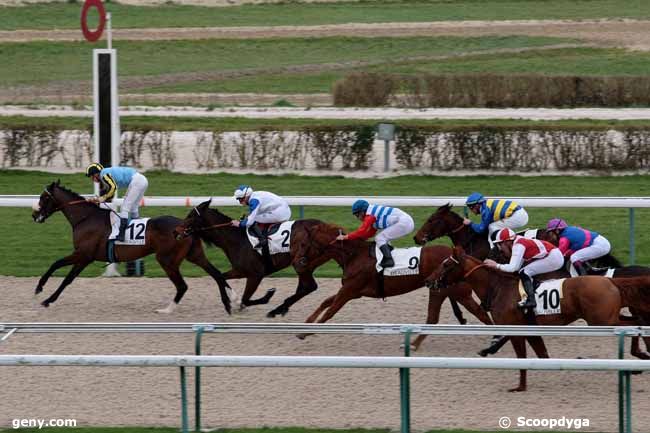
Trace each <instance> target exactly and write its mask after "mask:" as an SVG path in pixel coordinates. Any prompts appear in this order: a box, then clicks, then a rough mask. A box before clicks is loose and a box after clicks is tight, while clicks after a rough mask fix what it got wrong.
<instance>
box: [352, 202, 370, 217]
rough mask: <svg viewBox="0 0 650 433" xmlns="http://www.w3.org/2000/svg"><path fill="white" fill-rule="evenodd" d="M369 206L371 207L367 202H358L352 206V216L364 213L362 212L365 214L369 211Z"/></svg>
mask: <svg viewBox="0 0 650 433" xmlns="http://www.w3.org/2000/svg"><path fill="white" fill-rule="evenodd" d="M368 206H370V205H369V204H368V202H367V201H365V200H357V201H355V202H354V203H353V204H352V214H353V215H356V214H358V213H362V212H364V213H365V212H366V210H368Z"/></svg>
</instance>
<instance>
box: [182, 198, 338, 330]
mask: <svg viewBox="0 0 650 433" xmlns="http://www.w3.org/2000/svg"><path fill="white" fill-rule="evenodd" d="M211 201H212V200H208V201H205V202H203V203H201V204H199V205H198V206H197V207H195V208H194V209H192V211H190V213H189V214H188V215H187V218H185V219H184V220H183V221H182V222H181V223H180V224H179V225H178V226H177V227H176V229H175V231H176V233H177V236H178V238H179V239H180V238H183V237H187V236H190V235H196V236H199V237H200V238H201V239H203V240H204V241H205V242H207V243H209V244H212V245H214V246H216V247H218V248H220V249H222V250H223V252H224V253H225V254H226V257H227V258H228V260H229V261H230V263H231V265H232V269H231V270H229V271H227V272H225V273H224V274H223V276H224V278H225V279H227V280H229V279H233V278H246V288H245V289H244V293H243V295H242V299H241V306H249V305H258V304H267V303H268V302H269V300H270V299H271V297H272V296H273V294H274V292H275V289H269V290H268V291H267V292H266V294H265V295H264V296H262V297H261V298H258V299H251V298H252V296H253V294H254V293H255V291H256V290H257V288H258V286H259V285H260V282H261V281H262V279H264V277H266V276H267V275H270V274H272V273H274V272H276V271H279V270H281V269H284V268H286V267H287V266H290V265H291V263H292V253H291V251H295V247H294V244H295V242H297V241H296V239H300V232H301V231H303V230H304V229H305V227H309V226H313V225H316V224H319V223H320V221H318V220H300V221H296V222H295V223H294V224H293V226H292V229H291V237H290V247H289V250H290V252H289V253H279V254H273V255H272V256H271V261H272V268H271V269H268V268H267V266H265V263H264V258H263V257H262V255H261V254H260V253H258V252H257V250H256V249H254V248H253V247H252V246H251V244H250V242H249V240H248V236H247V235H246V231H245V230H243V229H240V228H238V227H233V226H231V225H230V221H232V218H230V217H229V216H226V215H224V214H223V213H221V212H219V211H218V210H217V209H211V208H210V202H211ZM328 260H329V259H327V258H323V260H320V261H318V262H317V263H314V264H313V266H312V267H311V268H310V269H305V270H303V271H302V272H299V273H298V287H297V288H296V293H295V294H293V295H291V296H289V297H288V298H287V299H285V300H284V302H282V304H281V305H279V306H278V307H276V308H274V309H273V310H271V311H270V312H269V313H268V314H267V316H268V317H275V316H277V315H278V314H280V315H282V316H284V315H285V314H287V312H289V307H291V306H292V305H293V304H295V303H296V302H298V301H299V300H300V299H302V298H303V297H305V296H306V295H308V294H309V293H311V292H313V291H315V290H316V289H317V288H318V283H316V280H315V279H314V275H313V271H314V269H316V267H318V266H320V265H321V264H323V263H325V262H326V261H328Z"/></svg>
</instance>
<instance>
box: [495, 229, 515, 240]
mask: <svg viewBox="0 0 650 433" xmlns="http://www.w3.org/2000/svg"><path fill="white" fill-rule="evenodd" d="M515 236H516V234H515V232H513V231H512V230H510V229H508V228H506V229H501V230H499V232H498V233H497V238H496V239H495V240H494V243H498V242H505V241H509V240H512V239H514V238H515Z"/></svg>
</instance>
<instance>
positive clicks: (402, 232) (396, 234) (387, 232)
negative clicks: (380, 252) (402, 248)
mask: <svg viewBox="0 0 650 433" xmlns="http://www.w3.org/2000/svg"><path fill="white" fill-rule="evenodd" d="M414 229H415V223H414V222H413V218H411V216H410V215H409V214H406V213H403V214H402V215H400V217H399V219H398V220H397V222H395V224H393V225H391V226H388V227H386V228H385V229H384V230H382V231H381V232H379V234H378V235H377V236H375V242H376V243H377V246H378V247H381V246H382V245H385V244H387V243H389V242H390V241H392V240H395V239H399V238H401V237H403V236H406V235H408V234H409V233H411V232H412V231H413V230H414Z"/></svg>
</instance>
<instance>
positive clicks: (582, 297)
mask: <svg viewBox="0 0 650 433" xmlns="http://www.w3.org/2000/svg"><path fill="white" fill-rule="evenodd" d="M459 281H466V282H468V283H469V284H470V285H471V286H472V288H473V289H474V291H475V293H476V294H477V295H478V297H479V298H480V299H481V300H482V301H484V300H485V299H486V298H487V296H488V292H490V291H492V292H493V301H492V318H493V319H494V322H495V323H496V324H498V325H526V324H529V323H530V321H529V318H527V317H526V316H525V315H524V313H523V312H522V311H521V309H520V308H518V306H517V302H518V301H519V299H520V295H519V289H518V285H519V277H518V276H517V275H516V274H509V273H505V272H501V271H498V270H494V269H490V268H488V267H487V266H486V265H485V264H483V262H482V261H481V260H479V259H476V258H474V257H472V256H470V255H467V254H465V251H464V250H463V249H462V247H454V249H453V253H452V254H451V255H450V256H448V257H447V258H446V259H444V260H443V261H442V262H441V264H440V265H439V266H438V268H437V269H436V270H435V271H434V272H433V273H432V274H431V275H430V276H429V277H427V278H426V284H427V285H431V286H447V285H449V284H452V283H457V282H459ZM562 290H563V297H562V299H561V300H560V308H561V311H562V312H561V313H560V314H553V315H548V316H537V317H536V323H537V324H538V325H568V324H570V323H572V322H574V321H576V320H578V319H584V320H585V321H586V322H587V324H588V325H592V326H593V325H605V326H607V325H609V326H619V325H626V326H628V325H636V322H635V321H633V320H629V321H628V320H625V318H621V317H620V316H619V312H620V311H621V308H624V307H629V306H634V307H635V308H637V309H638V310H640V311H643V312H650V276H643V277H634V278H605V277H600V276H583V277H576V278H568V279H566V280H565V281H564V284H563V287H562ZM510 340H511V341H512V345H513V347H514V349H515V352H516V353H517V357H518V358H525V357H526V345H525V340H524V339H523V337H511V339H510ZM529 341H530V340H529ZM531 345H532V346H533V349H534V350H535V352H536V353H537V356H538V357H540V358H548V353H547V352H546V350H544V349H543V348H542V347H540V346H539V344H536V343H535V342H533V341H531ZM525 390H526V371H525V370H521V371H520V376H519V386H518V387H517V388H514V389H512V390H511V391H525Z"/></svg>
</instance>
